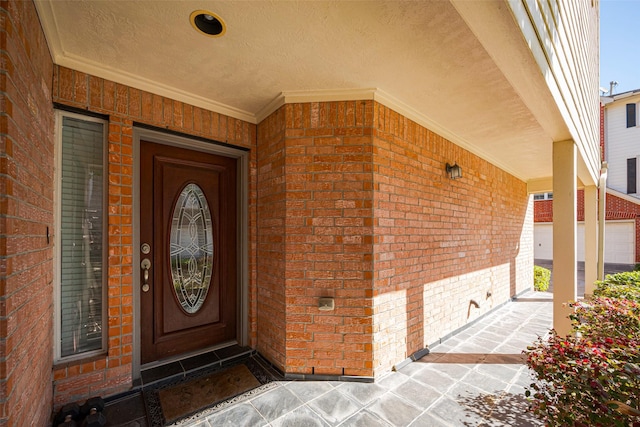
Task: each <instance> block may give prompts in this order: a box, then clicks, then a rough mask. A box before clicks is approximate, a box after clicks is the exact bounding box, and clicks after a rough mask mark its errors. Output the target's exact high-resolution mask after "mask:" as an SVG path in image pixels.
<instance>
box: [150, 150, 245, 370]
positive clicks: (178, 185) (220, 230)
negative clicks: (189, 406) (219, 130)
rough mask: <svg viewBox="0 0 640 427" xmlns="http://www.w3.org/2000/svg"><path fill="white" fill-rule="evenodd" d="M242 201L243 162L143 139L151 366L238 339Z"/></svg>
mask: <svg viewBox="0 0 640 427" xmlns="http://www.w3.org/2000/svg"><path fill="white" fill-rule="evenodd" d="M236 197H237V188H236V160H235V159H232V158H227V157H221V156H217V155H214V154H209V153H204V152H200V151H194V150H189V149H185V148H178V147H172V146H168V145H163V144H156V143H151V142H145V141H141V143H140V248H138V250H139V251H140V260H141V264H140V283H139V284H138V286H140V295H141V297H140V307H141V322H140V323H141V333H140V335H141V362H142V363H143V364H145V363H149V362H154V361H157V360H161V359H166V358H171V357H174V356H179V355H181V354H185V353H190V352H195V351H198V350H201V349H205V348H207V347H211V346H214V345H217V344H221V343H224V342H228V341H233V340H235V339H236V334H237V331H236V311H237V283H236V277H237V270H236V269H237V262H236V256H237V255H236V209H237V208H236ZM147 260H148V261H147Z"/></svg>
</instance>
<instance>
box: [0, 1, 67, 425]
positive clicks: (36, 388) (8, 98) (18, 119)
mask: <svg viewBox="0 0 640 427" xmlns="http://www.w3.org/2000/svg"><path fill="white" fill-rule="evenodd" d="M0 18H1V20H2V28H1V29H0V31H2V37H0V44H1V46H0V51H1V52H2V53H1V55H2V61H1V64H2V65H1V67H2V74H1V79H0V104H1V106H2V108H1V110H0V111H1V112H0V134H1V135H2V137H1V139H0V186H1V187H2V190H1V191H0V260H1V261H0V263H1V264H0V284H1V287H0V289H1V291H0V425H1V426H4V425H27V424H28V425H38V426H40V425H46V424H47V423H48V422H49V415H50V405H51V402H52V392H51V363H52V356H51V348H52V345H53V338H52V334H51V331H52V330H53V299H52V296H53V288H52V287H53V262H52V257H53V244H52V243H51V240H49V239H48V238H47V230H48V231H49V232H50V233H51V234H52V233H53V203H52V201H53V182H54V181H53V171H54V140H53V132H54V120H53V109H52V106H51V76H52V67H53V64H52V60H51V55H50V54H49V50H48V48H47V43H46V40H45V38H44V34H43V33H42V29H41V28H40V26H39V25H37V22H38V16H37V13H36V9H35V7H34V5H33V3H32V2H30V1H25V2H22V1H16V2H2V6H0ZM29 23H36V25H30V24H29ZM51 234H50V235H51ZM34 403H35V404H34Z"/></svg>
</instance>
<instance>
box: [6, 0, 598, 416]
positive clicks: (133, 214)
mask: <svg viewBox="0 0 640 427" xmlns="http://www.w3.org/2000/svg"><path fill="white" fill-rule="evenodd" d="M545 5H546V6H548V7H546V6H545V7H538V5H537V4H534V3H532V2H528V1H502V0H494V1H482V2H468V1H441V0H438V1H424V2H397V1H379V2H366V3H363V2H323V1H317V2H284V1H283V2H277V1H276V2H233V1H224V2H218V1H206V2H202V4H200V3H198V4H194V3H192V2H183V1H175V2H171V1H163V2H134V1H132V2H122V1H104V2H95V1H84V2H78V1H65V0H55V1H54V0H51V1H50V0H35V1H33V2H32V1H31V0H26V1H7V2H3V4H2V8H0V14H2V22H3V27H2V31H3V37H2V38H0V43H2V48H1V52H2V56H3V60H2V61H1V64H2V65H1V67H2V79H0V97H1V98H0V99H1V100H2V115H0V118H1V121H0V124H1V126H2V131H1V135H2V139H1V144H0V150H1V154H2V155H1V156H0V159H1V160H2V161H1V162H0V165H1V168H2V169H1V170H2V174H1V175H0V184H1V186H2V198H1V199H0V200H1V203H0V227H1V230H2V239H0V242H1V246H0V248H1V253H0V256H1V258H0V259H1V260H2V261H1V264H0V279H1V282H0V283H2V286H1V287H0V301H1V304H0V325H1V326H2V327H1V328H0V343H1V345H0V407H1V409H2V410H1V411H0V425H24V424H32V425H45V424H47V422H48V419H49V416H50V413H51V411H52V409H54V408H58V407H59V406H61V405H62V404H64V403H67V402H70V401H81V400H83V399H85V398H87V397H89V396H92V395H103V396H107V395H115V394H118V393H122V392H126V391H128V390H131V389H132V388H133V387H135V386H136V385H137V384H139V378H140V375H141V372H142V371H144V370H146V369H147V368H149V367H150V366H158V365H162V364H163V363H166V362H167V361H175V360H180V359H182V358H184V357H187V356H189V355H194V354H206V351H208V350H210V349H213V348H222V347H225V346H228V345H232V344H236V343H237V344H240V345H242V346H248V347H251V348H253V349H255V350H257V351H258V352H260V354H262V355H263V356H264V357H265V358H266V359H268V360H269V361H271V363H272V364H273V365H274V366H275V367H276V368H277V369H279V370H281V371H282V372H283V373H285V374H286V375H290V376H291V375H305V376H308V377H309V378H313V375H319V374H320V375H331V376H335V378H336V379H337V378H339V377H340V376H343V375H344V376H355V377H366V378H371V377H373V378H377V377H379V376H381V375H383V374H384V373H385V372H388V371H389V370H390V369H391V368H392V366H394V364H397V363H399V362H402V361H404V360H406V359H407V358H408V357H410V356H411V355H413V354H416V353H417V352H420V351H422V350H423V349H424V347H425V346H427V345H429V344H432V343H435V342H438V340H440V339H441V338H442V337H445V336H447V335H449V334H451V333H453V332H455V331H457V330H459V329H460V328H462V327H464V326H465V325H467V324H468V323H469V322H470V321H472V320H474V319H477V318H478V317H479V316H481V315H484V314H486V313H488V312H490V311H491V310H492V309H493V308H495V307H497V306H498V305H500V304H502V303H504V302H506V301H508V300H509V299H510V298H511V297H513V296H514V295H518V294H519V293H521V292H523V291H525V290H527V289H530V288H531V287H532V276H533V272H532V270H533V268H532V267H533V198H532V197H531V194H534V193H539V192H546V191H549V192H550V191H553V193H554V202H555V203H556V212H555V213H554V227H555V228H554V232H555V233H556V237H557V238H556V239H555V241H556V242H561V243H563V244H566V245H567V246H566V248H564V249H563V250H556V251H555V252H556V259H555V261H557V265H556V266H555V267H554V282H556V287H555V289H554V298H555V300H554V307H555V309H554V310H555V314H554V316H555V318H554V322H555V323H556V324H555V326H556V328H557V329H558V330H560V331H564V330H568V326H567V325H568V322H569V321H568V319H567V314H568V313H569V311H568V309H567V308H566V307H564V305H563V302H564V301H566V300H567V299H571V298H572V293H573V295H575V288H576V269H575V257H576V253H577V251H576V248H575V244H574V245H573V246H572V245H571V244H570V242H572V241H575V231H574V230H575V229H576V221H575V215H576V212H575V211H576V209H575V206H574V205H575V195H576V191H577V188H576V184H575V183H576V178H577V179H579V181H580V182H581V183H582V184H583V185H584V186H585V188H587V189H588V190H589V193H588V195H587V196H586V199H587V203H586V204H587V206H590V207H595V198H594V197H592V196H591V195H592V194H593V191H592V190H593V189H594V188H596V186H597V185H598V180H599V170H600V164H601V159H600V152H599V148H598V105H599V99H598V96H597V90H598V66H599V65H598V45H599V39H598V22H599V21H598V20H599V9H598V7H599V6H598V2H597V1H590V0H589V1H587V0H580V1H551V2H545ZM534 6H535V7H534ZM200 7H205V8H208V9H211V10H210V11H205V12H203V11H196V10H194V9H196V8H200ZM216 14H218V15H219V16H220V17H221V19H222V20H223V21H224V22H226V24H223V23H220V24H215V21H214V20H213V18H215V16H214V15H216ZM205 15H206V16H205ZM190 16H192V17H194V19H196V20H199V21H196V23H194V28H196V27H202V28H203V29H204V30H209V29H211V30H215V29H216V28H217V29H219V30H223V32H222V34H221V37H217V38H214V37H205V36H204V35H202V34H200V33H199V32H197V31H195V30H194V28H192V27H191V26H190V25H189V22H188V21H189V19H190ZM212 22H214V23H212ZM214 24H215V25H214ZM456 164H457V165H458V166H459V167H460V169H461V172H462V176H461V177H460V178H458V179H452V178H451V176H453V174H454V173H455V172H459V171H460V170H456V169H451V168H449V167H448V165H456ZM589 212H591V210H589ZM586 223H587V226H586V228H587V230H588V232H589V233H588V234H589V236H591V234H592V233H591V232H592V231H595V229H596V223H595V221H594V220H593V219H592V218H591V216H589V215H588V216H587V218H586ZM585 245H586V246H585V247H586V248H587V249H586V252H585V253H586V257H587V261H586V262H587V265H588V266H590V265H593V264H594V262H595V254H596V252H597V250H596V247H595V246H593V239H592V238H591V237H587V239H586V242H585ZM556 280H557V281H556ZM321 298H329V299H331V300H332V301H333V303H334V308H333V309H331V308H330V304H328V305H322V304H321V302H322V300H321ZM471 300H474V301H476V302H477V303H478V305H479V307H478V308H474V307H472V305H470V301H471ZM470 307H471V308H470ZM202 357H206V356H202ZM34 402H37V403H35V404H34Z"/></svg>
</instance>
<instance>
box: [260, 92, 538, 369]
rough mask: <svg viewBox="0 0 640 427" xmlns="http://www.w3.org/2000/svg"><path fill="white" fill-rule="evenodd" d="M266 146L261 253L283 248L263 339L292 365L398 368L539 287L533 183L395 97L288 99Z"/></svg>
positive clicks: (269, 288)
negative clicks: (417, 119) (434, 127)
mask: <svg viewBox="0 0 640 427" xmlns="http://www.w3.org/2000/svg"><path fill="white" fill-rule="evenodd" d="M283 132H284V138H283V137H282V134H283ZM283 143H284V145H283ZM258 147H259V164H258V170H259V177H260V178H259V183H260V198H263V197H264V199H265V203H264V204H262V203H261V204H260V206H259V208H258V218H259V234H260V238H259V250H258V253H259V258H262V254H263V253H264V254H269V253H270V252H267V251H273V252H274V255H281V257H272V258H271V259H269V260H268V261H267V260H262V259H261V260H260V268H259V273H258V282H259V287H260V288H261V291H262V288H263V287H265V295H264V299H265V301H264V302H262V301H259V302H258V304H260V305H259V310H258V312H259V331H260V333H259V342H261V341H262V340H263V338H265V337H264V336H263V332H262V330H263V329H262V328H263V326H264V328H265V331H266V332H267V333H268V336H267V337H266V338H267V342H265V345H261V346H260V347H259V350H260V351H261V352H263V354H265V355H266V356H267V357H268V358H270V359H271V360H272V361H274V363H276V364H277V365H278V366H279V367H280V368H281V369H283V370H285V371H286V372H288V373H304V374H314V373H315V374H332V375H336V374H337V375H341V374H346V375H377V374H380V373H382V372H386V371H388V370H389V369H390V368H391V366H392V365H393V364H395V363H398V362H399V361H401V360H404V359H405V358H406V357H407V356H408V355H410V354H412V353H413V352H415V351H417V350H419V349H421V348H423V347H424V346H425V344H428V343H431V342H434V341H436V340H437V339H439V338H440V337H442V336H444V335H446V334H448V333H450V332H452V331H453V330H455V329H456V328H459V327H460V326H463V325H464V324H466V323H467V322H468V321H470V320H473V319H475V318H477V317H478V316H479V315H480V314H482V313H486V312H487V311H489V310H490V309H491V308H493V307H495V306H496V305H497V304H500V303H503V302H505V301H506V300H507V299H508V298H509V297H510V296H513V295H515V294H517V293H519V292H521V291H523V290H525V289H527V288H530V287H531V282H532V269H533V264H532V262H533V260H532V258H533V256H532V255H533V204H532V202H530V198H529V197H528V195H527V192H526V185H525V183H523V182H522V181H519V180H517V179H516V178H514V177H512V176H510V175H508V174H506V173H505V172H503V171H501V170H499V169H498V168H496V167H494V166H492V165H490V164H489V163H487V162H486V161H483V160H481V159H479V158H478V157H476V156H474V155H472V154H470V153H469V152H466V151H465V150H463V149H461V148H459V147H457V146H455V145H453V144H451V143H450V142H449V141H446V140H444V139H443V138H441V137H439V136H438V135H436V134H434V133H432V132H430V131H428V130H427V129H425V128H423V127H421V126H418V125H417V124H415V123H413V122H411V121H410V120H408V119H406V118H404V117H402V116H401V115H399V114H397V113H395V112H393V111H391V110H389V109H388V108H386V107H384V106H382V105H380V104H378V103H375V102H372V101H364V102H346V103H345V102H329V103H308V104H290V105H286V106H284V107H282V108H281V109H280V110H279V111H278V112H277V113H274V115H272V116H271V117H270V118H269V119H267V120H266V121H265V122H264V123H262V124H261V125H259V132H258ZM264 149H267V150H268V152H263V150H264ZM447 161H449V162H453V161H457V162H458V163H459V164H460V165H461V166H462V167H463V171H464V172H463V173H464V178H463V179H460V180H457V181H452V180H450V179H449V178H448V177H447V176H446V173H445V170H444V169H445V168H444V165H445V163H446V162H447ZM263 183H264V184H266V185H263ZM275 195H278V196H279V197H278V198H274V196H275ZM281 197H282V198H281ZM283 201H284V202H283ZM265 227H269V228H265ZM279 236H282V237H283V239H284V240H281V239H280V238H279ZM283 242H284V249H283V247H282V245H283ZM263 251H264V252H263ZM282 263H284V265H283V264H282ZM263 265H265V266H267V265H268V266H269V267H270V268H269V269H268V270H267V271H265V270H264V269H263V268H262V266H263ZM487 291H489V292H491V297H487ZM319 297H333V298H334V299H335V305H336V309H335V311H330V312H323V311H319V310H318V307H317V305H318V298H319ZM471 299H473V300H475V301H476V302H478V303H479V306H480V307H479V308H475V307H470V300H471ZM263 306H265V307H267V308H268V310H269V311H265V312H264V313H262V307H263ZM278 309H282V310H284V312H285V316H284V319H283V318H282V317H281V316H279V315H278V313H277V310H278ZM271 313H273V314H271ZM263 321H267V324H265V325H263ZM280 325H284V328H285V330H286V334H285V336H284V338H283V337H282V335H280V336H278V335H277V332H275V333H274V332H273V331H277V330H278V328H279V327H280ZM272 337H275V339H274V338H272ZM283 339H284V342H283ZM274 341H275V343H276V344H277V345H276V346H275V347H274V348H268V346H267V345H266V344H273V343H274ZM283 346H284V350H283V349H282V347H283ZM283 359H284V360H283Z"/></svg>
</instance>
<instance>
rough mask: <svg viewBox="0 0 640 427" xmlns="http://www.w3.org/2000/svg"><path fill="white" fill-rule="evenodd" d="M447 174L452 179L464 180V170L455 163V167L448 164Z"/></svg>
mask: <svg viewBox="0 0 640 427" xmlns="http://www.w3.org/2000/svg"><path fill="white" fill-rule="evenodd" d="M447 173H448V174H449V178H451V179H458V178H462V169H461V168H460V166H458V164H457V163H454V164H453V166H451V165H450V164H449V163H447Z"/></svg>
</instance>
